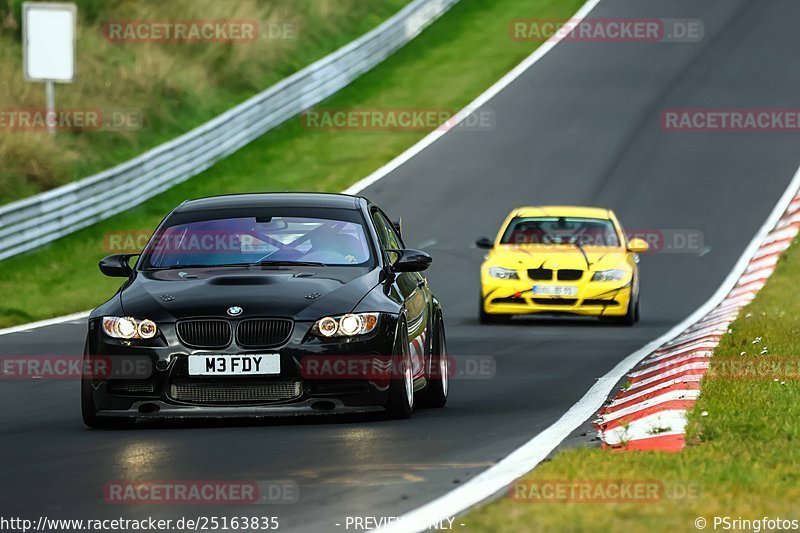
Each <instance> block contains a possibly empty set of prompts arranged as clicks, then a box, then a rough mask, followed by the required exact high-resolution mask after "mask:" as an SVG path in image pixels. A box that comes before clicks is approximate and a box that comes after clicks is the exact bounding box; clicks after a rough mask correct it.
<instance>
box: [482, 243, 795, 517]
mask: <svg viewBox="0 0 800 533" xmlns="http://www.w3.org/2000/svg"><path fill="white" fill-rule="evenodd" d="M799 280H800V246H798V245H797V242H795V244H794V245H793V247H792V248H790V250H789V251H788V252H787V253H786V254H785V255H784V256H783V257H782V258H781V261H780V264H779V266H778V269H777V271H776V272H775V274H774V275H773V277H772V278H771V279H770V280H769V282H768V283H767V286H766V287H765V288H764V289H763V290H762V291H761V292H760V293H759V295H758V296H757V297H756V299H755V300H754V301H753V302H752V303H751V304H750V306H748V307H747V308H746V309H745V310H743V311H742V314H741V315H740V316H739V318H738V319H737V320H736V321H735V322H734V323H733V325H732V326H731V332H730V333H728V334H727V335H725V336H724V337H723V339H722V342H721V343H720V345H719V347H718V348H717V350H716V352H715V355H714V358H713V360H712V362H711V367H710V370H709V373H708V374H707V375H706V376H705V378H704V380H703V384H702V390H703V392H702V395H701V397H700V399H699V401H698V402H697V404H696V405H695V407H694V409H693V410H692V411H691V412H690V414H689V421H690V423H689V427H688V430H687V439H688V442H689V444H688V446H687V447H686V448H685V449H684V450H683V451H682V452H680V453H677V454H668V453H662V452H628V453H611V452H606V451H603V450H600V449H575V450H567V451H564V452H561V453H559V454H557V455H556V456H555V457H554V458H553V460H551V461H548V462H545V463H543V464H542V465H540V466H539V467H538V468H537V469H536V470H535V471H533V472H532V473H531V474H529V475H528V476H526V477H525V478H523V483H527V482H531V483H533V484H534V485H532V486H534V487H544V486H545V485H546V484H547V482H548V481H549V480H573V481H578V480H600V481H601V482H602V481H604V480H605V481H607V480H619V479H626V480H640V481H641V480H653V481H655V482H657V483H659V484H660V486H661V487H663V491H661V492H660V497H659V498H657V501H652V502H651V501H644V500H643V499H638V500H637V501H631V502H626V503H619V502H615V503H555V502H548V503H529V502H525V503H523V502H520V501H514V500H512V499H511V498H509V497H504V498H503V499H501V500H498V501H496V502H493V503H491V504H488V505H486V506H484V507H482V508H479V509H477V510H475V511H473V512H472V513H470V514H469V515H468V516H467V517H466V523H467V524H468V526H469V527H470V529H471V530H474V531H500V530H507V531H584V530H592V531H597V530H601V531H602V530H605V531H623V530H626V531H687V530H692V531H695V530H697V529H696V522H695V521H696V520H698V518H702V519H703V520H705V525H706V529H708V530H714V529H718V530H719V529H725V525H726V523H725V522H718V523H717V525H716V528H715V527H714V523H715V522H714V520H715V517H717V519H718V520H719V519H722V518H724V517H728V518H729V521H728V522H727V524H728V527H727V529H730V528H731V527H732V526H733V525H734V523H733V520H735V519H743V520H752V521H754V522H752V523H749V524H748V523H746V522H740V523H739V528H738V529H741V530H746V531H749V530H755V531H758V530H759V528H760V529H761V530H764V529H767V527H765V526H764V525H763V523H761V524H759V523H755V522H757V521H760V520H762V518H763V517H768V518H772V519H774V518H777V517H780V518H783V519H795V520H797V519H800V508H799V507H798V503H797V502H798V501H800V472H799V471H798V470H797V468H796V465H797V464H798V462H800V447H798V441H800V382H799V381H798V379H800V370H799V369H800V283H798V281H799ZM765 348H766V352H764V353H763V354H762V352H763V351H764V349H765ZM754 370H755V371H756V372H753V371H754ZM527 494H528V495H530V492H528V493H527ZM700 522H702V520H701V521H700ZM700 522H698V523H700ZM785 528H786V527H785V526H784V529H785Z"/></svg>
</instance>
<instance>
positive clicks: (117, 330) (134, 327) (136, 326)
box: [103, 316, 158, 339]
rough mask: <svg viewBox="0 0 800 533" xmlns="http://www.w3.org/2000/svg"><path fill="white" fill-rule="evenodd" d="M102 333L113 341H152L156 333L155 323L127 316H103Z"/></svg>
mask: <svg viewBox="0 0 800 533" xmlns="http://www.w3.org/2000/svg"><path fill="white" fill-rule="evenodd" d="M103 331H104V332H105V333H106V335H108V336H109V337H112V338H115V339H152V338H153V337H155V336H156V333H158V327H157V326H156V323H155V322H153V321H152V320H149V319H147V318H145V319H139V320H137V319H135V318H131V317H129V316H104V317H103Z"/></svg>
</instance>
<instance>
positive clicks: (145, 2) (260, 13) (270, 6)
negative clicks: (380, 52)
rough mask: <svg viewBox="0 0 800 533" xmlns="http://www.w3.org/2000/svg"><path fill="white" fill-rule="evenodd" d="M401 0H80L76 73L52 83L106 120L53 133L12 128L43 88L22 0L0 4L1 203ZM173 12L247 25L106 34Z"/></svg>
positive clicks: (324, 48)
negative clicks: (131, 36) (26, 62)
mask: <svg viewBox="0 0 800 533" xmlns="http://www.w3.org/2000/svg"><path fill="white" fill-rule="evenodd" d="M408 1H409V0H381V1H380V2H373V1H370V0H269V1H262V2H257V1H255V0H225V1H224V2H217V1H213V0H170V1H168V2H163V1H159V0H139V1H136V2H122V1H119V0H115V1H105V0H78V1H77V2H76V3H77V6H78V16H79V19H80V20H79V22H78V33H77V61H76V64H77V76H76V80H75V82H74V83H69V84H58V86H57V88H56V104H57V107H58V108H59V109H63V110H72V111H73V112H76V111H81V110H83V111H96V112H99V113H100V114H101V115H102V118H103V119H109V118H112V117H113V118H114V124H109V125H101V124H98V125H97V126H96V127H95V126H88V127H83V128H81V129H75V130H74V131H73V130H71V129H70V130H67V129H66V128H65V129H64V130H63V131H60V132H59V133H58V135H56V136H55V137H50V135H49V134H48V133H47V132H45V131H41V129H38V130H37V129H32V128H25V127H19V126H13V125H12V124H14V123H17V122H18V120H17V119H15V118H14V117H15V115H14V110H28V111H30V110H33V109H39V110H41V109H42V108H43V107H44V98H45V94H44V86H43V84H41V83H29V82H26V81H25V80H24V79H23V78H22V49H21V44H20V43H21V36H20V34H21V31H20V25H21V23H20V13H21V4H22V0H0V72H3V73H4V75H3V76H2V78H3V79H2V80H0V110H1V111H3V112H4V115H3V116H2V117H0V118H2V119H3V120H2V125H0V160H2V161H3V165H2V166H1V167H0V203H7V202H10V201H13V200H15V199H19V198H22V197H24V196H29V195H31V194H34V193H37V192H40V191H43V190H46V189H50V188H53V187H56V186H58V185H62V184H64V183H66V182H69V181H72V180H75V179H79V178H83V177H86V176H88V175H90V174H93V173H95V172H98V171H100V170H104V169H106V168H108V167H110V166H113V165H115V164H118V163H121V162H123V161H126V160H128V159H130V158H131V157H133V156H135V155H138V154H140V153H142V152H144V151H145V150H147V149H149V148H152V147H154V146H157V145H158V144H161V143H163V142H165V141H168V140H170V139H172V138H173V137H176V136H178V135H180V134H182V133H185V132H186V131H189V130H190V129H192V128H194V127H195V126H198V125H200V124H202V123H203V122H205V121H207V120H209V119H211V118H213V117H214V116H216V115H217V114H219V113H222V112H223V111H225V110H227V109H228V108H230V107H232V106H233V105H235V104H238V103H240V102H242V101H244V100H245V99H247V98H248V97H250V96H252V95H254V94H256V93H257V92H259V91H261V90H263V89H264V88H266V87H268V86H270V85H272V84H273V83H275V82H277V81H279V80H281V79H282V78H284V77H286V76H288V75H289V74H292V73H293V72H296V71H298V70H300V69H301V68H302V67H305V66H306V65H308V64H310V63H312V62H313V61H314V60H316V59H319V58H320V57H323V56H324V55H326V54H328V53H330V52H333V51H334V50H336V49H337V48H338V47H340V46H343V45H344V44H346V43H348V42H350V41H351V40H353V39H355V38H356V37H358V36H360V35H362V34H363V33H366V32H367V31H368V30H370V29H372V28H373V27H375V26H377V25H378V24H379V23H380V22H381V21H383V20H385V19H386V18H388V17H389V16H391V15H392V14H394V13H395V12H397V11H398V10H399V9H400V8H401V7H402V6H403V5H405V4H406V3H408ZM175 20H179V21H201V20H204V21H226V20H239V21H246V22H247V23H252V27H250V29H251V30H253V39H251V40H244V39H241V40H240V39H238V38H237V37H236V36H235V34H234V33H231V32H230V30H226V33H227V34H228V37H229V39H230V40H229V41H225V40H219V41H217V40H211V41H201V42H152V41H151V42H146V41H136V42H131V41H125V40H124V39H120V38H117V37H114V35H116V34H115V33H114V32H113V31H112V30H111V29H112V28H114V27H118V28H120V31H119V32H118V35H123V32H122V31H121V28H133V27H136V26H135V24H136V22H135V21H152V22H157V23H160V22H166V21H175ZM148 28H149V26H147V25H144V29H145V30H147V29H148ZM145 35H146V34H145ZM107 36H108V37H107ZM6 113H7V114H6ZM76 115H77V114H76ZM98 122H99V121H98Z"/></svg>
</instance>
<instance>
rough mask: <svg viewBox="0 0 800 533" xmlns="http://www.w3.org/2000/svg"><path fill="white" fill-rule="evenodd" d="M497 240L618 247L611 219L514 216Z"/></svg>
mask: <svg viewBox="0 0 800 533" xmlns="http://www.w3.org/2000/svg"><path fill="white" fill-rule="evenodd" d="M500 243H501V244H516V245H525V244H538V245H559V244H574V245H580V246H620V242H619V236H618V235H617V231H616V229H615V228H614V223H613V222H612V221H611V220H608V219H601V218H578V217H517V218H515V219H513V220H512V221H511V223H509V225H508V227H507V228H506V231H505V232H504V233H503V238H502V239H501V241H500Z"/></svg>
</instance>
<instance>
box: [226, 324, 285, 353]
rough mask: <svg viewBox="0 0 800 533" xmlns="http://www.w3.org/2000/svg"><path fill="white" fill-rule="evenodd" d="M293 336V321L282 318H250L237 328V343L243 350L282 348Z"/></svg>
mask: <svg viewBox="0 0 800 533" xmlns="http://www.w3.org/2000/svg"><path fill="white" fill-rule="evenodd" d="M291 334H292V321H291V320H284V319H280V318H248V319H246V320H242V321H241V322H239V325H238V326H237V328H236V342H237V343H238V344H239V346H241V347H243V348H265V347H269V346H280V345H281V344H284V343H285V342H286V341H288V340H289V336H290V335H291Z"/></svg>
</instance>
